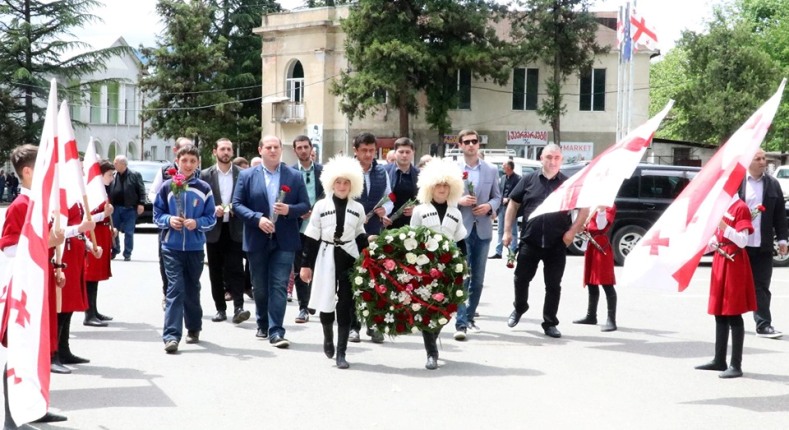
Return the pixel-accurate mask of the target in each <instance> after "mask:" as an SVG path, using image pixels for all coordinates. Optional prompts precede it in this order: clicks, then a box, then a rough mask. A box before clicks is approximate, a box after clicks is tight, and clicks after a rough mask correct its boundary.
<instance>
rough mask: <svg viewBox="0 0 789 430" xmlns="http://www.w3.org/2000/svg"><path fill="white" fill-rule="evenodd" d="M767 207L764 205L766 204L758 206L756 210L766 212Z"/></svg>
mask: <svg viewBox="0 0 789 430" xmlns="http://www.w3.org/2000/svg"><path fill="white" fill-rule="evenodd" d="M765 209H766V208H765V207H764V205H759V206H756V210H758V211H759V212H764V210H765Z"/></svg>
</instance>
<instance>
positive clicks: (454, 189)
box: [416, 158, 463, 206]
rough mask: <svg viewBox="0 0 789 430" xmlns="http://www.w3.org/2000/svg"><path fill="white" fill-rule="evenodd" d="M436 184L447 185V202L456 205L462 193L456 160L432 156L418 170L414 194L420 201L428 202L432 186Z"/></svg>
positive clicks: (461, 183)
mask: <svg viewBox="0 0 789 430" xmlns="http://www.w3.org/2000/svg"><path fill="white" fill-rule="evenodd" d="M437 184H447V185H449V196H448V197H447V203H448V204H449V205H450V206H457V203H458V200H460V197H461V196H462V195H463V173H462V172H461V171H460V166H459V165H458V163H457V161H454V160H452V159H449V158H433V159H432V160H430V161H428V162H427V164H425V167H423V168H422V170H420V171H419V181H417V186H418V187H419V192H418V194H417V196H416V198H417V199H419V202H420V203H430V201H431V200H432V199H433V187H435V186H436V185H437Z"/></svg>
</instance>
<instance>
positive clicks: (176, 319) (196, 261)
mask: <svg viewBox="0 0 789 430" xmlns="http://www.w3.org/2000/svg"><path fill="white" fill-rule="evenodd" d="M199 156H200V153H199V152H198V151H197V148H195V147H194V146H192V145H185V146H183V147H181V149H179V150H178V153H177V155H176V159H177V163H178V173H176V174H175V175H174V176H173V177H172V179H168V180H167V181H165V182H164V183H163V184H162V187H161V189H160V190H159V192H158V193H157V194H156V201H155V202H154V204H153V219H154V223H156V226H157V227H158V228H159V229H160V230H161V233H160V239H161V243H162V259H163V262H164V270H165V273H166V275H167V294H166V303H165V310H164V330H163V334H162V339H163V340H164V344H165V346H164V350H165V351H166V352H167V353H168V354H173V353H175V352H176V351H178V343H179V342H180V341H181V335H182V332H183V325H184V323H185V324H186V329H187V335H186V343H197V342H199V341H200V331H201V329H202V317H203V309H202V307H201V306H200V275H201V274H202V273H203V258H204V256H205V253H204V251H203V247H204V246H205V233H206V232H207V231H210V230H211V229H212V228H213V227H214V224H215V223H216V215H215V210H216V205H215V203H214V195H213V193H212V192H211V187H210V186H209V185H208V184H207V183H206V182H204V181H201V180H200V179H199V178H198V175H196V174H195V172H196V170H197V168H198V166H199V163H200V161H199Z"/></svg>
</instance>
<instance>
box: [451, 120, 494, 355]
mask: <svg viewBox="0 0 789 430" xmlns="http://www.w3.org/2000/svg"><path fill="white" fill-rule="evenodd" d="M458 141H459V142H460V147H461V149H462V150H463V160H461V161H460V168H461V169H462V171H463V175H464V176H465V178H464V183H465V185H466V186H465V189H464V190H463V197H462V198H461V199H460V201H459V202H458V208H459V209H460V213H461V214H462V215H463V225H464V226H465V227H466V231H468V236H466V254H467V255H466V257H467V258H468V265H469V270H470V271H471V276H470V277H468V278H466V280H465V282H464V284H463V287H464V288H465V289H466V290H467V291H468V305H466V304H463V305H460V306H458V313H457V320H456V321H455V330H456V331H455V340H461V341H462V340H466V332H467V329H471V330H473V331H479V327H477V325H476V324H475V323H474V315H475V313H476V312H477V306H478V305H479V300H480V298H481V297H482V283H483V282H484V281H485V265H486V263H487V258H488V251H489V250H490V241H491V239H492V238H493V218H492V215H493V214H495V213H496V210H498V208H499V205H500V204H501V189H500V188H499V171H498V169H497V168H496V166H494V165H492V164H490V163H488V162H486V161H485V160H483V159H481V158H480V157H479V134H478V133H477V132H476V131H474V130H463V131H461V132H460V133H459V135H458ZM469 185H471V187H469ZM472 188H473V193H470V192H469V191H470V190H471V189H472Z"/></svg>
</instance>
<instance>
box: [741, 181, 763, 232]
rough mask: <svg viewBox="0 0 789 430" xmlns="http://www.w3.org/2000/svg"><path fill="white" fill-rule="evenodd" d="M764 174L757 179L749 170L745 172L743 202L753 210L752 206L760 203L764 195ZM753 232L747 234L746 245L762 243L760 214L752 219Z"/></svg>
mask: <svg viewBox="0 0 789 430" xmlns="http://www.w3.org/2000/svg"><path fill="white" fill-rule="evenodd" d="M763 179H764V175H762V176H761V177H759V179H756V178H754V177H753V176H751V174H750V172H749V173H746V174H745V204H746V205H748V208H749V209H750V210H751V211H753V209H754V208H756V207H757V206H759V205H760V204H762V198H763V197H764V180H763ZM752 222H753V233H751V234H750V236H748V245H747V246H753V247H759V246H761V245H762V214H761V213H759V215H756V218H754V219H753V221H752Z"/></svg>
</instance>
